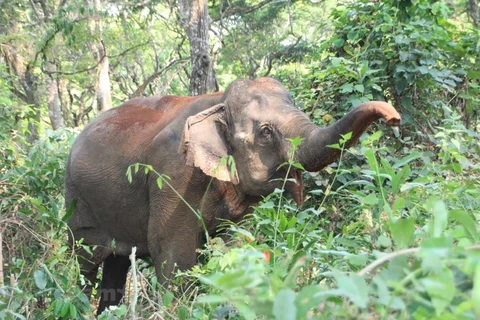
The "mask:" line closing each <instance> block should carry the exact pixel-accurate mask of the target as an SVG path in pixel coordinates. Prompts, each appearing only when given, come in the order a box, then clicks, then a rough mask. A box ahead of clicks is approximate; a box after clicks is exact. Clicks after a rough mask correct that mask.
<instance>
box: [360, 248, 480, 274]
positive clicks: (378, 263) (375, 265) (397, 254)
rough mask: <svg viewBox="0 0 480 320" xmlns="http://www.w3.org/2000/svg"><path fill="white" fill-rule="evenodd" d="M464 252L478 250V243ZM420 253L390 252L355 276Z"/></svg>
mask: <svg viewBox="0 0 480 320" xmlns="http://www.w3.org/2000/svg"><path fill="white" fill-rule="evenodd" d="M465 250H466V251H471V250H480V243H477V244H474V245H472V246H469V247H465ZM420 251H421V248H408V249H403V250H400V251H395V252H390V253H388V254H386V255H384V256H383V257H380V258H378V259H377V260H375V261H373V262H372V263H370V264H369V265H367V266H366V267H365V268H363V269H362V270H360V271H358V273H357V274H358V275H359V276H365V275H366V274H367V273H370V272H372V271H373V270H375V269H377V268H378V267H380V266H381V265H382V264H384V263H386V262H388V261H390V260H392V259H395V258H397V257H401V256H406V255H409V254H414V253H419V252H420Z"/></svg>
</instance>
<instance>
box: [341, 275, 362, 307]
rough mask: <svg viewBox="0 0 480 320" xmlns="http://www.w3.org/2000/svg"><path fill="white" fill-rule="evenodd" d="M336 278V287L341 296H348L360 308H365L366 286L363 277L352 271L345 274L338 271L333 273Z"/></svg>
mask: <svg viewBox="0 0 480 320" xmlns="http://www.w3.org/2000/svg"><path fill="white" fill-rule="evenodd" d="M333 275H334V277H335V279H336V280H337V287H338V290H339V292H340V294H341V295H342V296H345V297H347V298H349V299H350V300H351V301H352V302H353V303H355V304H356V305H357V306H358V307H360V308H366V307H367V304H368V286H367V282H366V281H365V279H364V278H362V277H360V276H359V275H357V274H355V273H353V274H351V275H345V274H342V273H340V272H338V271H337V272H334V273H333Z"/></svg>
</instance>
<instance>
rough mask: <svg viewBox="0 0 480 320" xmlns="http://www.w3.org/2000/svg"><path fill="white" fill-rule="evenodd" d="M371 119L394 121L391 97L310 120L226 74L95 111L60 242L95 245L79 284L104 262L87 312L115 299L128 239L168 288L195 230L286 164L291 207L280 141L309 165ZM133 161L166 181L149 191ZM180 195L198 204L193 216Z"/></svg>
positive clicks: (71, 183) (243, 210)
mask: <svg viewBox="0 0 480 320" xmlns="http://www.w3.org/2000/svg"><path fill="white" fill-rule="evenodd" d="M380 118H384V120H385V123H386V125H389V126H398V125H399V123H400V121H401V117H400V115H399V113H398V112H397V111H396V110H395V109H394V108H393V107H392V106H391V105H390V104H388V103H386V102H382V101H370V102H365V103H363V104H361V105H360V106H358V107H356V108H354V109H353V110H351V111H350V112H348V113H347V114H346V115H345V116H343V117H342V118H341V119H339V120H338V121H337V122H336V123H334V124H333V125H330V126H328V127H326V128H323V127H320V126H317V125H316V124H314V123H313V122H312V121H311V120H310V119H309V118H308V116H307V115H306V114H305V113H303V112H302V111H301V110H299V109H298V108H296V107H294V103H293V99H292V96H291V95H290V93H289V91H288V90H287V89H286V88H285V87H284V86H283V85H282V84H281V83H280V82H279V81H277V80H275V79H273V78H270V77H263V78H258V79H256V80H250V79H239V80H235V81H234V82H232V83H231V84H230V85H229V86H228V87H227V89H226V90H225V92H223V93H222V92H218V93H210V94H205V95H200V96H155V97H142V98H134V99H132V100H130V101H127V102H125V103H123V104H122V105H120V106H119V107H116V108H113V109H110V110H107V111H105V112H103V113H101V114H100V115H99V116H98V117H97V118H96V119H94V120H93V121H92V122H90V123H89V124H88V125H86V126H85V128H84V129H83V131H82V132H81V133H80V134H79V135H78V137H77V138H76V140H75V142H74V144H73V145H72V148H71V152H70V155H69V158H68V163H67V167H66V175H65V199H66V202H65V205H66V208H73V213H72V214H71V216H70V218H69V220H68V226H69V228H70V230H71V236H70V242H71V243H72V244H74V243H75V241H76V240H79V239H83V244H84V245H87V246H92V247H93V248H94V249H93V250H82V249H79V251H78V252H79V263H80V267H81V272H82V274H83V275H84V276H85V277H86V279H88V280H89V281H90V283H94V281H95V279H96V276H97V271H98V268H99V265H100V264H101V263H102V262H103V279H102V282H101V290H100V303H99V307H98V309H97V313H101V312H102V311H103V310H104V309H105V308H106V307H108V306H110V305H114V304H118V303H119V301H120V299H121V298H122V292H123V291H122V290H123V287H124V285H125V281H126V274H127V271H128V269H129V266H130V261H129V258H128V256H129V254H130V252H131V250H132V247H136V248H137V257H144V256H150V257H151V259H152V262H153V264H154V267H155V272H156V275H157V277H158V280H159V282H161V283H162V285H164V286H167V285H168V284H169V281H170V279H171V278H172V273H173V272H174V269H175V268H178V269H179V270H185V269H188V268H191V267H192V266H194V265H195V264H196V262H197V249H198V248H200V247H201V246H202V245H204V244H205V241H206V237H207V236H206V232H205V231H204V228H206V231H207V232H208V235H209V236H211V237H214V236H216V233H217V227H218V226H219V224H220V223H221V222H222V221H223V220H229V221H232V222H239V221H240V220H241V219H242V218H243V217H244V216H245V215H246V214H247V213H251V212H252V211H253V209H252V206H253V205H255V204H257V203H258V202H259V201H261V200H262V198H263V197H264V196H267V195H268V194H270V193H271V192H273V191H274V190H275V188H282V184H283V182H282V181H280V180H281V179H282V178H286V175H287V172H288V174H289V176H288V180H287V182H286V184H285V192H286V193H287V194H289V195H291V196H292V197H293V200H294V201H295V202H297V203H298V204H299V205H301V204H302V203H303V182H302V170H300V169H298V168H296V167H292V168H291V170H288V171H287V167H286V166H281V164H283V163H285V162H286V161H288V159H289V149H290V148H291V142H290V141H288V139H293V138H296V137H301V138H302V139H303V140H302V143H301V144H300V146H298V149H297V150H296V152H295V154H294V161H296V162H297V163H299V164H301V165H302V166H303V169H304V170H306V171H314V172H315V171H319V170H321V169H322V168H324V167H325V166H327V165H329V164H330V163H332V162H334V161H335V160H336V159H338V157H339V156H340V150H338V149H334V148H330V147H329V145H331V144H335V143H338V141H339V139H340V138H341V135H343V134H346V133H348V132H352V137H351V139H350V140H349V141H348V142H347V144H346V147H347V148H348V147H350V146H351V145H353V144H354V143H355V142H356V141H357V140H358V139H359V137H360V135H361V134H362V133H363V132H364V131H365V130H366V129H367V127H368V126H369V125H370V124H371V123H372V122H374V121H376V120H377V119H380ZM225 159H227V160H228V159H230V160H229V161H225ZM231 159H233V161H232V160H231ZM136 163H142V164H149V165H151V166H152V168H153V169H155V170H156V171H157V172H158V173H160V174H165V175H167V176H169V178H170V180H169V183H170V184H171V186H172V188H169V187H166V186H163V188H161V189H160V188H159V186H158V185H157V175H156V174H155V173H154V172H152V171H150V172H148V173H147V174H135V175H133V176H132V179H131V181H130V182H129V181H128V180H127V177H126V172H127V169H128V168H129V166H131V165H133V164H136ZM233 163H234V166H233ZM179 195H180V196H181V197H179ZM187 203H188V204H189V205H190V206H192V207H193V208H195V209H200V208H201V215H202V218H203V222H201V221H200V220H199V219H198V218H197V217H196V216H195V214H194V213H193V212H192V210H191V209H190V208H189V207H188V205H187ZM84 290H85V292H87V293H89V292H90V290H91V287H89V286H87V287H86V288H85V289H84Z"/></svg>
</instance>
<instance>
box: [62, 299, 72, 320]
mask: <svg viewBox="0 0 480 320" xmlns="http://www.w3.org/2000/svg"><path fill="white" fill-rule="evenodd" d="M69 311H70V302H68V301H64V302H63V306H62V310H61V311H60V317H62V318H65V317H66V316H67V315H68V312H69Z"/></svg>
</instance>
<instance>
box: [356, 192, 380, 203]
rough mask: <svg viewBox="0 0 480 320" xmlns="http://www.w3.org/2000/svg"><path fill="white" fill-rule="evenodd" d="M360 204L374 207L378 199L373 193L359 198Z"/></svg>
mask: <svg viewBox="0 0 480 320" xmlns="http://www.w3.org/2000/svg"><path fill="white" fill-rule="evenodd" d="M360 202H361V203H362V204H368V205H374V204H377V203H378V198H377V196H376V195H375V194H374V193H371V194H369V195H368V196H366V197H363V198H360Z"/></svg>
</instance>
